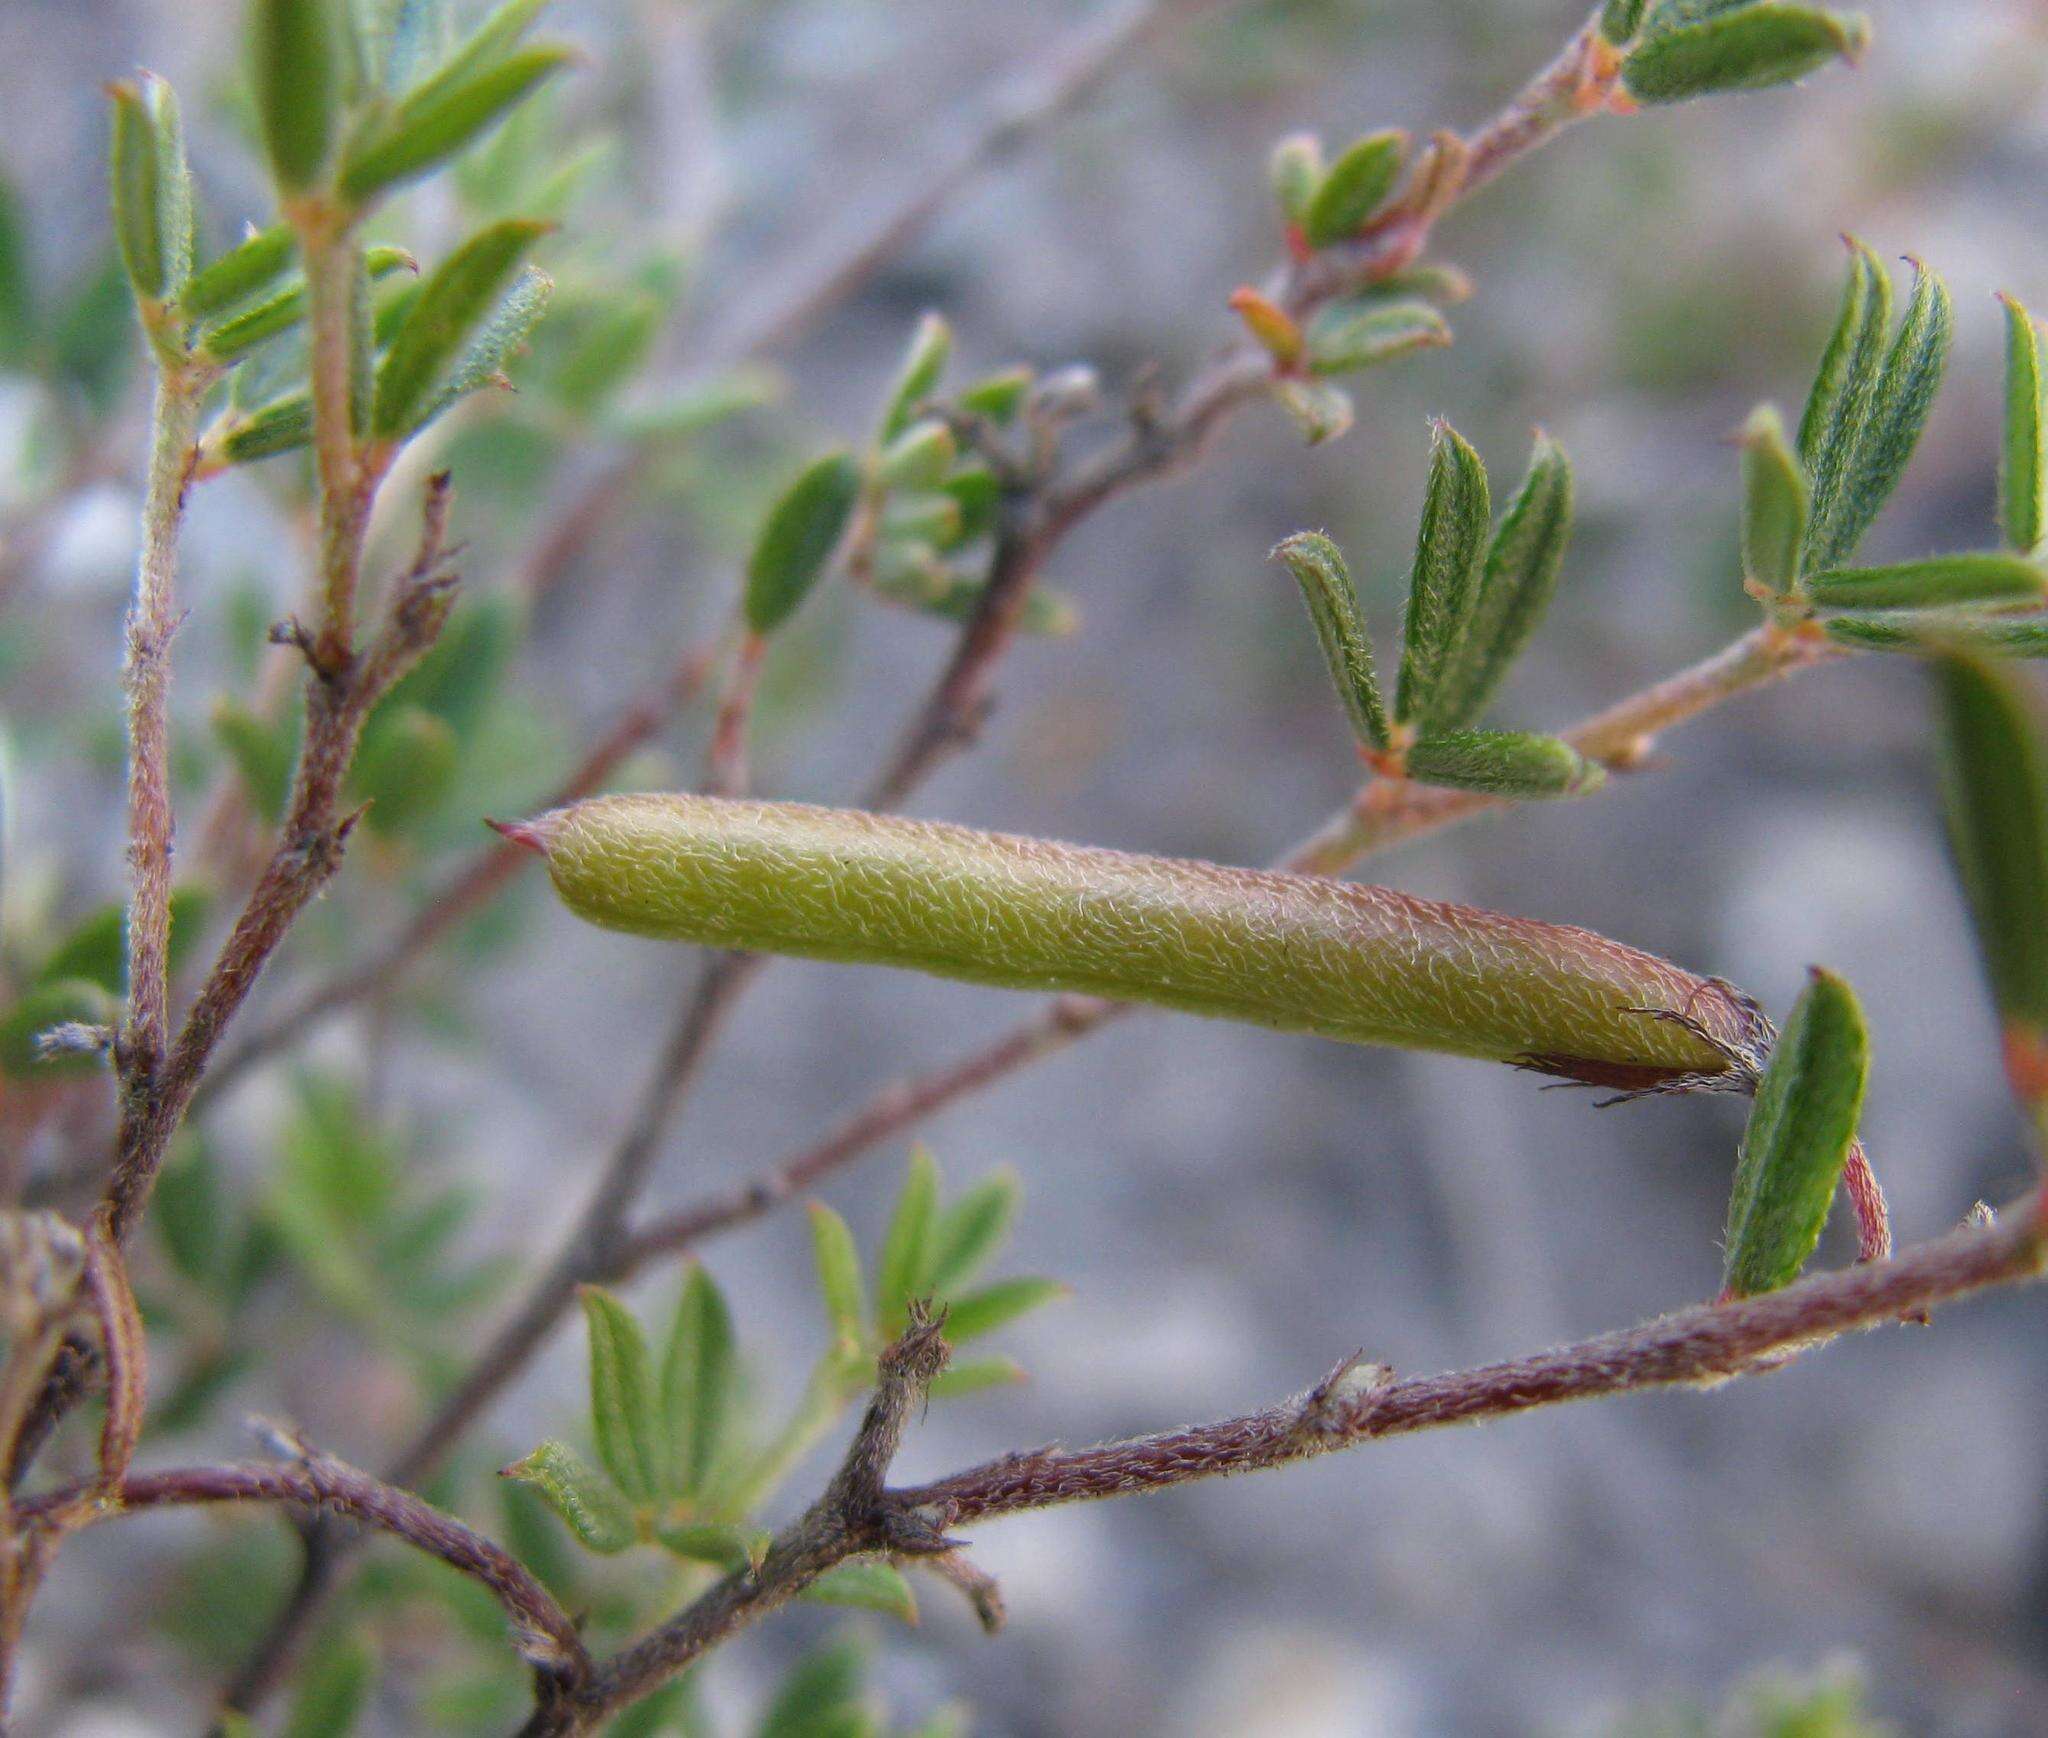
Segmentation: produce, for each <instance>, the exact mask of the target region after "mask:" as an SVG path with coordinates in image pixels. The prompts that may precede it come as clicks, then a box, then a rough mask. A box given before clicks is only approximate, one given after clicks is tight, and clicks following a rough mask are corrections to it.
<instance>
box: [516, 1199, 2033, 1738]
mask: <svg viewBox="0 0 2048 1738" xmlns="http://www.w3.org/2000/svg"><path fill="white" fill-rule="evenodd" d="M2044 1271H2048V1192H2041V1193H2036V1194H2034V1195H2031V1196H2028V1197H2026V1198H2025V1199H2023V1200H2021V1201H2019V1202H2018V1203H2016V1204H2015V1205H2014V1206H2013V1207H2012V1208H2011V1209H2009V1211H2008V1215H2007V1217H2006V1218H2005V1219H2003V1220H2001V1221H1997V1222H1994V1223H1993V1224H1991V1225H1989V1226H1979V1225H1968V1226H1965V1227H1964V1228H1963V1229H1962V1230H1960V1231H1956V1232H1953V1233H1951V1234H1950V1235H1949V1236H1947V1237H1944V1238H1940V1239H1937V1240H1934V1241H1932V1242H1928V1243H1924V1244H1921V1245H1920V1246H1918V1247H1917V1248H1915V1249H1912V1250H1909V1251H1907V1252H1906V1253H1905V1254H1904V1255H1902V1256H1901V1257H1899V1258H1898V1259H1897V1260H1895V1261H1883V1262H1875V1263H1870V1264H1862V1265H1858V1266H1855V1267H1851V1268H1847V1269H1844V1270H1842V1271H1839V1272H1833V1273H1825V1274H1820V1275H1816V1276H1815V1277H1813V1278H1811V1279H1807V1280H1802V1281H1800V1282H1798V1283H1797V1284H1794V1285H1791V1286H1788V1287H1786V1288H1785V1289H1784V1290H1782V1291H1776V1292H1771V1293H1768V1294H1766V1295H1764V1296H1762V1297H1755V1298H1747V1299H1742V1300H1739V1301H1735V1302H1729V1303H1715V1304H1696V1305H1694V1306H1692V1307H1691V1308H1689V1309H1683V1310H1679V1311H1677V1312H1676V1313H1674V1314H1672V1315H1668V1316H1663V1317H1660V1318H1658V1319H1657V1320H1655V1321H1651V1322H1646V1323H1644V1324H1643V1325H1641V1326H1640V1327H1635V1328H1629V1329H1625V1330H1623V1331H1621V1332H1619V1333H1612V1334H1603V1335H1600V1336H1599V1337H1598V1338H1595V1339H1590V1340H1583V1341H1581V1342H1579V1343H1578V1344H1576V1345H1571V1346H1565V1347H1561V1348H1559V1349H1557V1350H1554V1351H1548V1352H1539V1353H1536V1354H1534V1355H1533V1356H1530V1357H1525V1358H1517V1359H1513V1360H1511V1361H1509V1362H1507V1363H1501V1364H1488V1365H1484V1366H1482V1367H1480V1368H1478V1369H1475V1370H1467V1371H1462V1372H1459V1373H1456V1374H1451V1375H1443V1376H1426V1377H1417V1378H1413V1379H1410V1380H1407V1381H1397V1380H1395V1379H1394V1375H1393V1372H1392V1371H1391V1370H1389V1369H1387V1368H1386V1366H1384V1365H1381V1364H1373V1363H1367V1362H1366V1361H1365V1360H1364V1358H1363V1355H1362V1354H1354V1355H1353V1356H1351V1357H1349V1358H1347V1359H1345V1360H1344V1362H1342V1363H1341V1364H1339V1365H1338V1366H1337V1367H1336V1369H1334V1370H1332V1371H1331V1372H1330V1374H1329V1375H1328V1376H1326V1377H1325V1378H1324V1379H1323V1380H1322V1381H1321V1382H1319V1383H1317V1384H1316V1386H1315V1387H1313V1388H1311V1389H1310V1390H1309V1391H1308V1392H1307V1393H1306V1394H1304V1395H1301V1396H1299V1397H1298V1398H1296V1399H1294V1400H1290V1401H1288V1402H1286V1403H1285V1404H1283V1405H1280V1406H1276V1407H1270V1408H1268V1409H1266V1410H1265V1411H1261V1412H1253V1413H1248V1414H1245V1415H1243V1416H1241V1417H1236V1418H1226V1419H1223V1420H1220V1421H1219V1422H1217V1423H1214V1424H1205V1425H1196V1426H1192V1427H1190V1428H1187V1429H1184V1430H1172V1431H1165V1432H1162V1433H1160V1434H1158V1435H1155V1436H1141V1437H1133V1438H1129V1439H1126V1440H1124V1441H1120V1442H1109V1443H1103V1444H1100V1445H1099V1446H1097V1447H1094V1448H1084V1449H1078V1450H1071V1451H1069V1450H1061V1449H1057V1448H1051V1449H1035V1450H1029V1451H1026V1452H1023V1453H1018V1454H1010V1455H1005V1456H1003V1457H1002V1458H1001V1459H999V1460H993V1461H988V1462H985V1463H984V1464H982V1465H980V1466H976V1467H970V1468H968V1469H967V1470H966V1471H964V1472H959V1473H955V1474H953V1475H952V1476H950V1477H948V1478H942V1479H935V1480H933V1481H931V1482H930V1483H928V1484H923V1485H915V1486H911V1487H909V1488H906V1489H897V1490H888V1489H885V1488H884V1486H883V1483H882V1480H883V1478H884V1476H885V1474H886V1472H887V1470H888V1466H889V1464H890V1462H891V1460H892V1459H893V1458H894V1456H895V1452H896V1449H897V1446H898V1444H899V1443H900V1441H901V1438H902V1430H903V1425H904V1422H905V1421H906V1419H907V1418H908V1415H909V1413H910V1411H911V1410H912V1409H913V1408H914V1406H915V1405H916V1403H917V1401H918V1399H919V1398H920V1397H921V1395H922V1393H923V1391H924V1388H925V1386H926V1385H928V1384H929V1382H930V1380H931V1378H932V1377H933V1376H935V1375H937V1373H938V1371H939V1370H940V1369H942V1368H943V1367H944V1362H945V1347H944V1345H943V1344H942V1343H940V1342H939V1339H938V1332H939V1330H938V1327H937V1326H936V1325H934V1324H932V1323H931V1322H930V1321H929V1319H928V1318H926V1317H925V1316H924V1314H923V1312H922V1311H918V1312H916V1313H915V1314H914V1317H913V1326H912V1328H911V1331H910V1333H909V1334H907V1335H906V1336H905V1337H904V1338H903V1339H902V1340H901V1341H899V1342H898V1343H897V1344H896V1345H895V1346H894V1347H892V1348H890V1350H889V1351H888V1352H887V1353H885V1354H884V1355H883V1364H882V1371H883V1383H882V1387H881V1389H880V1390H879V1391H878V1392H877V1394H876V1396H875V1399H874V1401H873V1402H872V1403H871V1405H870V1406H869V1408H868V1414H867V1418H866V1420H865V1421H864V1422H863V1424H862V1426H861V1430H860V1433H859V1435H858V1436H857V1437H856V1438H855V1441H854V1446H853V1448H852V1450H851V1451H850V1452H849V1454H848V1456H847V1458H846V1460H845V1462H844V1463H843V1464H842V1465H841V1467H840V1469H839V1472H838V1473H837V1474H836V1475H835V1476H834V1478H833V1479H832V1482H831V1483H830V1485H828V1486H827V1488H826V1491H825V1494H824V1495H823V1496H822V1497H820V1498H819V1500H818V1501H817V1503H816V1504H814V1505H813V1506H812V1507H811V1509H810V1510H809V1511H808V1512H807V1513H806V1514H805V1515H804V1516H803V1518H802V1519H801V1520H799V1521H798V1522H796V1524H795V1525H794V1526H792V1527H791V1528H789V1529H788V1530H787V1531H785V1532H784V1533H783V1534H781V1535H780V1536H779V1537H778V1538H777V1539H776V1541H775V1544H774V1546H773V1547H772V1548H771V1549H770V1551H769V1552H768V1555H767V1557H766V1558H765V1559H764V1561H763V1562H762V1564H761V1566H760V1568H759V1569H758V1570H753V1571H740V1572H738V1573H736V1574H733V1575H730V1576H728V1577H727V1578H726V1579H725V1580H724V1581H722V1582H720V1583H719V1584H718V1585H717V1586H716V1587H714V1588H712V1589H711V1590H710V1591H709V1592H708V1593H706V1594H705V1595H704V1596H703V1597H702V1598H701V1599H699V1600H698V1601H697V1602H696V1603H695V1604H694V1605H692V1606H690V1607H689V1609H687V1610H686V1611H684V1612H683V1613H682V1614H681V1615H680V1616H679V1617H677V1618H675V1619H674V1620H673V1621H671V1622H670V1623H667V1624H665V1625H663V1626H662V1627H661V1628H660V1629H658V1630H656V1631H655V1632H654V1634H652V1635H651V1636H649V1637H647V1638H646V1639H645V1640H643V1641H640V1642H637V1643H635V1644H634V1645H633V1646H631V1647H629V1648H627V1649H626V1650H625V1651H624V1652H623V1653H620V1654H618V1655H616V1656H615V1657H614V1658H613V1659H611V1660H609V1661H606V1662H605V1663H604V1664H602V1665H600V1666H599V1667H598V1668H597V1669H596V1670H595V1671H594V1672H593V1673H592V1675H591V1677H590V1679H589V1681H588V1683H587V1685H586V1686H585V1688H584V1689H583V1690H582V1691H581V1692H580V1693H578V1694H576V1695H574V1696H572V1697H569V1698H566V1699H564V1700H563V1701H561V1702H558V1703H556V1704H554V1705H553V1706H552V1707H547V1708H543V1709H542V1710H540V1711H538V1712H536V1714H535V1716H534V1718H533V1719H532V1720H531V1721H530V1722H529V1723H528V1724H527V1726H526V1727H525V1728H524V1735H525V1738H559V1735H561V1734H567V1733H577V1732H582V1731H586V1730H588V1729H589V1728H590V1726H591V1725H592V1724H593V1723H595V1722H596V1721H598V1720H600V1719H602V1718H604V1717H605V1716H607V1715H609V1714H612V1713H615V1712H617V1711H618V1710H619V1709H620V1708H622V1707H624V1706H626V1705H627V1704H628V1703H630V1702H632V1701H635V1700H637V1699H638V1698H640V1697H642V1696H645V1695H647V1694H650V1693H651V1692H652V1691H654V1690H655V1689H657V1688H658V1687H659V1686H660V1685H661V1684H662V1683H664V1682H665V1681H667V1679H669V1678H670V1677H673V1676H674V1675H675V1674H676V1673H677V1672H679V1671H681V1670H683V1669H684V1668H685V1667H687V1666H688V1665H690V1664H691V1663H692V1662H693V1661H695V1660H696V1659H698V1658H700V1657H701V1656H702V1655H703V1654H705V1653H706V1652H708V1651H710V1650H711V1649H712V1648H714V1647H716V1646H718V1645H719V1644H720V1643H722V1642H724V1641H726V1640H728V1639H729V1638H730V1637H731V1636H733V1635H734V1634H736V1633H737V1632H738V1631H739V1630H741V1629H743V1628H745V1627H747V1626H749V1625H751V1624H753V1623H756V1622H758V1621H759V1620H760V1619H761V1618H763V1617H765V1616H767V1615H768V1614H769V1613H770V1612H772V1611H774V1610H775V1609H777V1608H778V1607H779V1606H782V1605H784V1604H787V1603H788V1601H789V1600H790V1599H792V1598H793V1597H795V1595H796V1594H797V1593H798V1592H800V1591H801V1590H802V1589H803V1588H804V1587H805V1586H807V1585H808V1584H809V1583H810V1582H811V1581H813V1580H815V1579H816V1578H817V1577H818V1576H819V1575H821V1574H823V1573H824V1572H825V1571H826V1570H827V1569H829V1568H831V1567H832V1566H833V1565H834V1564H836V1563H839V1562H843V1561H844V1560H845V1559H847V1558H848V1557H853V1556H859V1555H862V1554H866V1553H871V1552H874V1551H877V1550H886V1551H889V1552H892V1553H894V1554H898V1555H903V1556H911V1557H920V1558H924V1559H926V1560H929V1561H932V1562H933V1563H934V1564H935V1565H944V1566H945V1569H944V1572H945V1573H947V1575H948V1578H949V1579H951V1580H954V1581H955V1582H956V1584H958V1585H960V1586H962V1587H963V1588H964V1589H966V1590H968V1591H969V1593H970V1595H971V1597H973V1598H974V1600H975V1602H976V1605H977V1608H978V1609H981V1610H983V1611H984V1612H985V1613H987V1614H988V1615H990V1616H994V1617H996V1618H997V1620H998V1621H999V1619H1000V1613H1001V1609H1002V1608H1001V1600H1000V1596H999V1595H998V1594H997V1593H996V1592H995V1591H994V1589H993V1586H992V1584H991V1583H990V1582H989V1580H988V1578H987V1577H986V1576H984V1575H982V1574H980V1573H979V1572H978V1571H975V1570H973V1569H972V1568H971V1567H967V1568H963V1566H962V1564H961V1559H960V1551H961V1546H960V1542H959V1541H958V1540H957V1539H953V1538H951V1537H949V1532H950V1529H952V1528H954V1527H958V1526H965V1525H970V1524H972V1523H973V1522H975V1521H980V1520H990V1519H994V1518H997V1517H999V1516H1003V1515H1013V1514H1022V1513H1025V1512H1027V1511H1030V1510H1035V1509H1046V1508H1053V1507H1056V1506H1059V1505H1062V1504H1066V1503H1079V1502H1093V1501H1099V1500H1101V1499H1104V1498H1108V1497H1122V1496H1134V1495H1137V1494H1138V1493H1140V1492H1144V1491H1155V1490H1165V1489H1168V1488H1170V1487H1172V1486H1175V1485H1183V1484H1192V1483H1194V1482H1195V1481H1197V1480H1200V1479H1211V1478H1226V1477H1229V1476H1231V1475H1233V1474H1236V1473H1244V1472H1262V1471H1265V1470H1267V1469H1269V1468H1272V1467H1279V1466H1288V1465H1291V1464H1293V1463H1294V1462H1296V1461H1302V1460H1313V1459H1317V1458H1319V1457H1320V1456H1322V1455H1326V1454H1334V1453H1336V1452H1337V1451H1339V1450H1341V1449H1347V1448H1355V1447H1357V1446H1359V1445H1360V1444H1361V1443H1365V1442H1371V1441H1375V1440H1378V1439H1379V1438H1382V1437H1389V1436H1406V1435H1411V1434H1413V1433H1415V1432H1417V1431H1423V1430H1434V1429H1439V1428H1442V1427H1443V1426H1446V1425H1453V1424H1477V1423H1482V1422H1485V1421H1488V1420H1491V1419H1496V1418H1506V1417H1511V1416H1513V1415H1514V1414H1517V1413H1521V1412H1531V1411H1535V1410H1536V1409H1537V1408H1539V1407H1545V1406H1558V1405H1563V1404H1565V1403H1566V1402H1568V1401H1574V1400H1589V1399H1594V1398H1598V1397H1601V1396H1604V1395H1610V1394H1624V1393H1636V1392H1640V1391H1643V1390H1647V1389H1652V1388H1670V1387H1681V1386H1690V1387H1716V1386H1719V1385H1720V1384H1721V1383H1723V1382H1726V1381H1730V1380H1732V1379H1734V1378H1736V1377H1741V1376H1749V1375H1756V1374H1759V1373H1761V1372H1763V1371H1765V1370H1776V1369H1781V1368H1783V1365H1784V1361H1785V1359H1786V1357H1787V1356H1789V1355H1796V1354H1799V1353H1802V1352H1805V1351H1808V1350H1811V1349H1813V1348H1815V1347H1816V1346H1818V1345H1820V1344H1822V1343H1824V1342H1826V1341H1828V1340H1831V1339H1834V1338H1836V1337H1838V1336H1839V1335H1842V1334H1846V1333H1850V1332H1854V1331H1856V1330H1859V1329H1864V1328H1874V1327H1880V1326H1883V1325H1885V1324H1887V1323H1891V1322H1896V1321H1898V1320H1900V1319H1901V1318H1903V1317H1911V1318H1919V1317H1923V1316H1924V1315H1925V1313H1926V1312H1927V1311H1928V1310H1930V1309H1931V1308H1933V1307H1934V1306H1936V1305H1938V1304H1943V1303H1948V1302H1950V1301H1953V1300H1955V1299H1957V1298H1962V1297H1966V1296H1969V1295H1970V1294H1972V1293H1975V1292H1980V1291H1985V1290H1988V1289H1991V1288H1993V1287H1997V1286H2005V1285H2013V1284H2019V1283H2023V1282H2026V1281H2030V1280H2035V1279H2038V1278H2040V1277H2041V1275H2042V1274H2043V1272H2044ZM920 1336H928V1342H927V1343H925V1344H923V1345H920Z"/></svg>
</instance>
